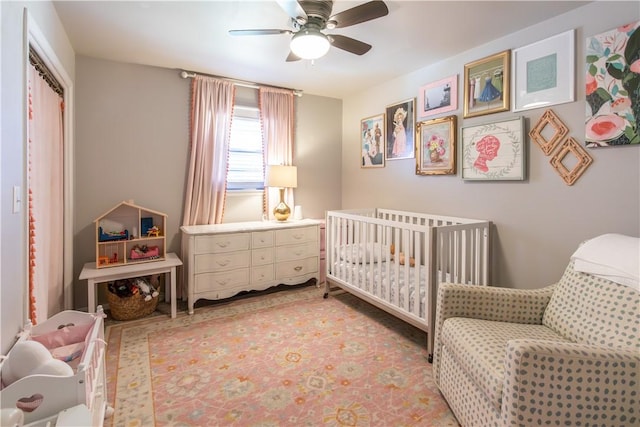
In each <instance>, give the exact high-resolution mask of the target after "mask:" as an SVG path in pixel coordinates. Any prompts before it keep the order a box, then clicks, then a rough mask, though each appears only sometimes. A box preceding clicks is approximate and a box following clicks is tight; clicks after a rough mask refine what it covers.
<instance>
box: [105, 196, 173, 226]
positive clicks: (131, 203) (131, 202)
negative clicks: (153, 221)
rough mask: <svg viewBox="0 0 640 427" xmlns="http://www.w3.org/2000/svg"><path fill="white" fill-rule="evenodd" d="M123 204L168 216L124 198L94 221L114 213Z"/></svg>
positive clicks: (153, 213)
mask: <svg viewBox="0 0 640 427" xmlns="http://www.w3.org/2000/svg"><path fill="white" fill-rule="evenodd" d="M122 206H128V207H130V208H134V209H140V210H143V211H145V212H149V213H150V214H152V215H162V216H164V217H167V214H165V213H162V212H158V211H155V210H153V209H147V208H145V207H142V206H138V205H136V204H134V203H133V200H124V201H122V202H120V203H118V204H117V205H115V206H114V207H112V208H111V209H109V210H108V211H107V212H105V213H103V214H102V215H100V216H99V217H98V218H96V219H94V220H93V222H97V221H100V220H101V219H102V218H104V217H105V216H107V215H109V214H110V213H112V212H113V211H115V210H116V209H118V208H120V207H122Z"/></svg>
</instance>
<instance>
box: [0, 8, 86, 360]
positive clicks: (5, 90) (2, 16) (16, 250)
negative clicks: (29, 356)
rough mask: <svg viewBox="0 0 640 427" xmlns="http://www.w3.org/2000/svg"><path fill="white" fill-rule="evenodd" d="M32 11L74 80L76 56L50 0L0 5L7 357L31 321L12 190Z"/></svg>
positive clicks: (0, 320)
mask: <svg viewBox="0 0 640 427" xmlns="http://www.w3.org/2000/svg"><path fill="white" fill-rule="evenodd" d="M25 8H28V10H29V14H30V16H31V18H32V19H33V21H35V23H36V25H37V26H38V28H39V29H40V31H41V32H42V35H43V36H44V37H45V38H46V39H47V40H48V43H49V45H50V47H51V49H52V50H53V51H54V52H55V55H56V56H57V58H58V60H59V61H60V65H61V67H62V68H64V70H65V71H66V73H67V74H68V75H69V76H70V77H71V78H72V79H73V76H74V73H75V58H74V55H75V54H74V52H73V49H72V48H71V44H70V43H69V40H68V38H67V35H66V33H65V31H64V29H63V28H62V24H61V23H60V20H59V19H58V16H57V15H56V13H55V10H54V8H53V5H52V4H51V3H48V2H22V1H15V2H0V23H1V25H0V27H1V28H2V37H1V43H2V44H1V51H0V52H1V57H2V60H1V61H0V62H1V66H2V70H1V72H0V76H1V81H0V87H1V90H0V98H1V105H0V111H1V112H2V114H0V120H1V122H0V129H1V131H0V164H1V167H0V231H1V233H0V325H2V331H1V334H0V341H1V342H0V353H2V354H6V352H7V351H8V350H9V348H10V346H11V345H12V344H13V341H14V337H15V334H16V333H17V332H18V331H19V330H20V329H21V328H22V327H23V326H24V324H25V322H26V321H27V313H26V310H25V308H26V296H27V294H26V288H27V261H26V259H27V249H26V247H27V246H26V245H27V237H26V233H25V227H26V221H25V218H26V216H25V211H24V207H25V206H26V204H25V203H23V209H22V210H21V211H20V212H19V213H13V211H12V205H13V203H12V202H13V187H14V186H19V187H20V189H21V192H22V196H23V197H22V199H23V200H26V199H25V197H24V194H25V187H26V180H25V179H26V178H25V176H26V172H25V164H26V161H25V154H26V151H25V148H24V147H25V141H26V136H25V117H26V116H25V111H26V107H25V92H24V90H25V88H26V83H25V78H24V76H25V75H26V72H25V64H26V61H27V60H26V59H25V55H24V43H23V15H24V9H25Z"/></svg>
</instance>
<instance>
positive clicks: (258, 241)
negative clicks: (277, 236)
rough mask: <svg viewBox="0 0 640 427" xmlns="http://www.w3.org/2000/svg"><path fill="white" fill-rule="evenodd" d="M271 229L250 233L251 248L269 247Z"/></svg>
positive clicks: (271, 236)
mask: <svg viewBox="0 0 640 427" xmlns="http://www.w3.org/2000/svg"><path fill="white" fill-rule="evenodd" d="M273 240H274V239H273V231H255V232H253V233H251V247H252V248H254V249H255V248H270V247H271V246H273Z"/></svg>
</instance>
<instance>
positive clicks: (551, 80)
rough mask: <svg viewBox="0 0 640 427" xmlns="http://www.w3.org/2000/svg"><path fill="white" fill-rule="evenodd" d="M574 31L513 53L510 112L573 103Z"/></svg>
mask: <svg viewBox="0 0 640 427" xmlns="http://www.w3.org/2000/svg"><path fill="white" fill-rule="evenodd" d="M574 51H575V31H574V30H569V31H566V32H564V33H562V34H558V35H555V36H553V37H549V38H548V39H545V40H542V41H539V42H536V43H533V44H530V45H528V46H524V47H521V48H518V49H514V50H513V53H512V55H511V69H512V70H513V77H512V89H511V96H512V99H511V102H512V106H513V111H524V110H531V109H534V108H542V107H548V106H551V105H555V104H563V103H565V102H573V101H574V100H575V81H574V75H575V53H574Z"/></svg>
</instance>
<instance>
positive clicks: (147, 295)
mask: <svg viewBox="0 0 640 427" xmlns="http://www.w3.org/2000/svg"><path fill="white" fill-rule="evenodd" d="M133 283H134V284H135V285H136V287H137V288H138V289H139V290H140V295H142V296H143V297H144V300H145V301H151V298H155V297H157V296H158V291H156V289H155V288H154V287H153V286H151V285H150V284H149V283H147V281H146V280H143V279H139V278H138V279H134V280H133Z"/></svg>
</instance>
